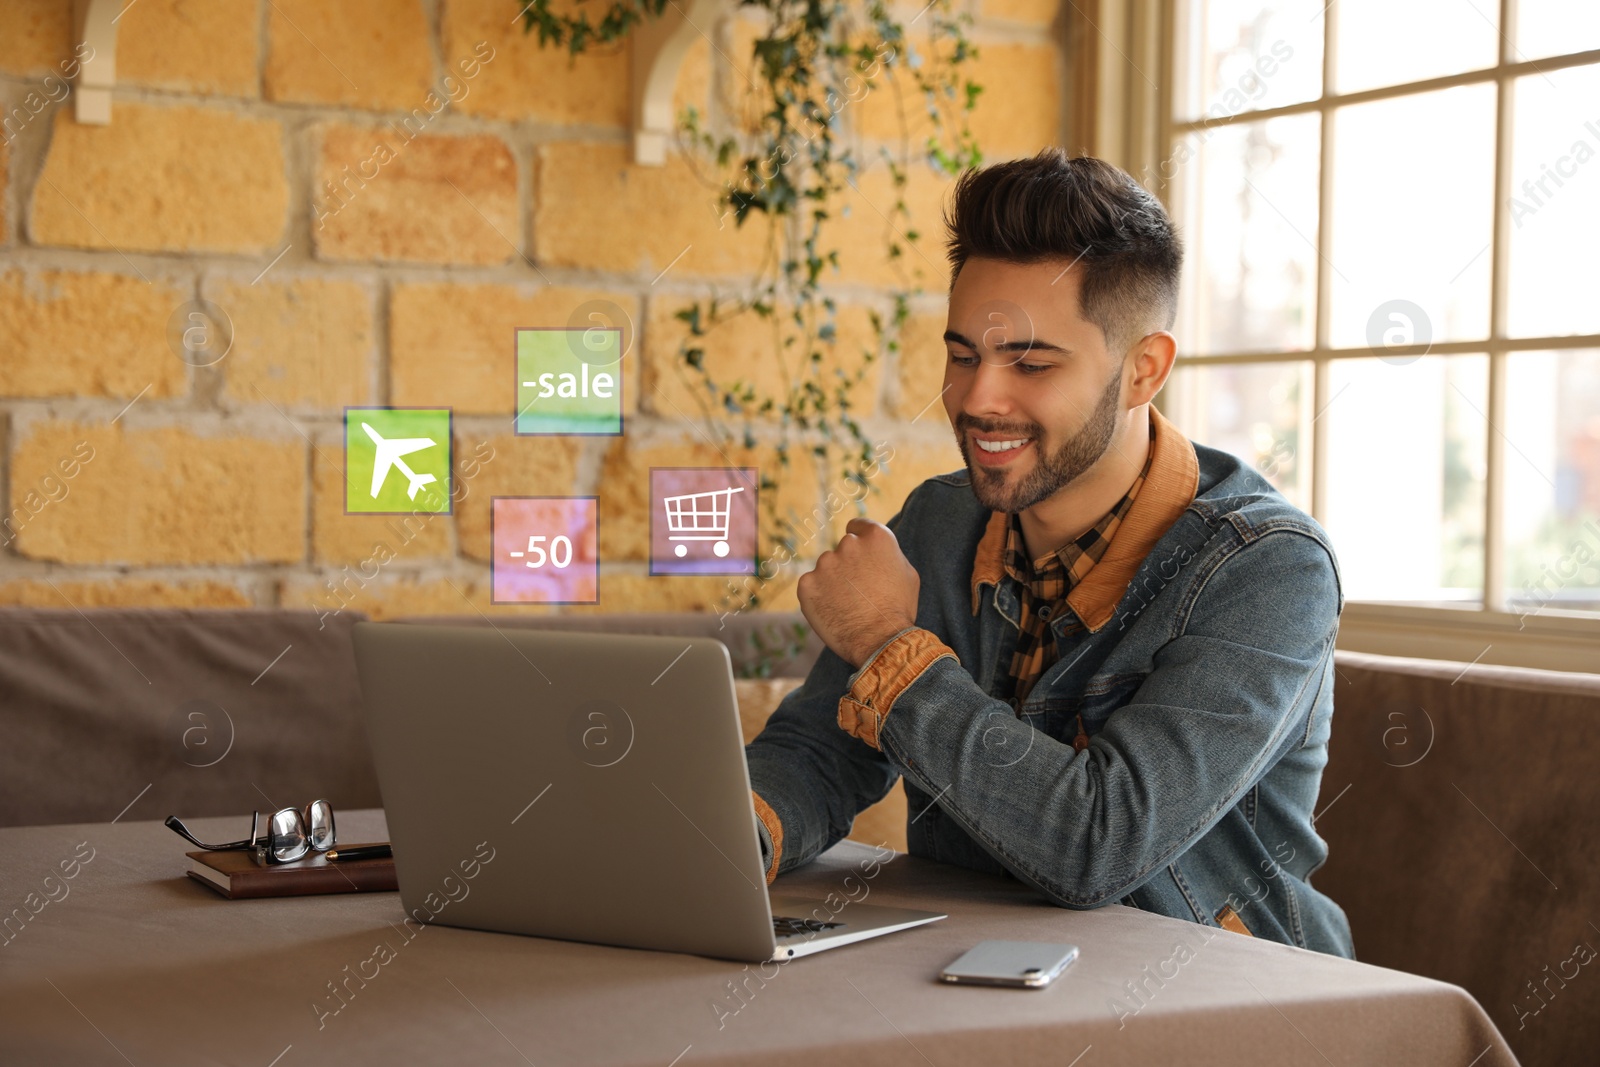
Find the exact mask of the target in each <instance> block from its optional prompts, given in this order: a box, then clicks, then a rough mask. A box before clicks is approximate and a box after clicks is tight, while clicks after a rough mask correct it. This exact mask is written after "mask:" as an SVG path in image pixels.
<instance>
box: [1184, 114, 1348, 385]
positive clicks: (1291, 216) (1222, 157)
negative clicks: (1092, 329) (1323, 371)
mask: <svg viewBox="0 0 1600 1067" xmlns="http://www.w3.org/2000/svg"><path fill="white" fill-rule="evenodd" d="M1320 122H1321V120H1320V118H1319V117H1318V116H1317V115H1315V114H1311V115H1294V116H1289V117H1285V118H1277V119H1268V120H1267V121H1265V122H1249V123H1239V124H1237V125H1232V126H1221V127H1215V128H1212V129H1209V130H1201V131H1197V132H1195V133H1193V134H1190V135H1188V136H1187V137H1185V138H1183V140H1182V141H1181V142H1180V144H1179V147H1178V149H1177V151H1176V152H1175V153H1174V156H1173V160H1174V162H1175V163H1177V164H1178V166H1177V168H1176V171H1175V173H1174V175H1173V177H1174V181H1173V184H1172V186H1171V188H1172V190H1173V197H1174V200H1175V203H1176V205H1177V214H1178V225H1179V228H1180V229H1181V230H1182V232H1183V234H1184V237H1185V239H1186V240H1187V241H1188V255H1187V256H1186V260H1187V262H1186V263H1185V264H1184V271H1183V283H1182V288H1181V293H1180V297H1179V316H1178V326H1177V333H1178V344H1179V349H1180V351H1182V352H1184V353H1199V354H1205V353H1215V352H1260V351H1273V350H1293V349H1306V348H1310V347H1311V345H1312V343H1313V342H1314V341H1315V330H1316V294H1317V267H1316V263H1317V247H1316V239H1317V160H1318V158H1319V157H1320V155H1321V152H1320V146H1319V143H1318V132H1317V131H1318V129H1319V123H1320Z"/></svg>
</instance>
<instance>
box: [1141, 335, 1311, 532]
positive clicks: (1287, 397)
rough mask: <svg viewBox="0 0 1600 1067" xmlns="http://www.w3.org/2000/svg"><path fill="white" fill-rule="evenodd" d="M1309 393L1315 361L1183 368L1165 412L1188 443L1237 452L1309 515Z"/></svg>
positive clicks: (1169, 388)
mask: <svg viewBox="0 0 1600 1067" xmlns="http://www.w3.org/2000/svg"><path fill="white" fill-rule="evenodd" d="M1311 391H1312V377H1311V364H1310V363H1305V362H1295V363H1254V364H1238V363H1233V364H1229V363H1225V364H1212V365H1209V366H1208V365H1206V364H1203V363H1183V364H1180V365H1179V366H1177V367H1176V368H1174V370H1173V372H1172V376H1171V377H1170V378H1168V379H1167V385H1166V388H1165V389H1164V390H1163V391H1162V393H1163V400H1164V402H1165V405H1166V406H1165V408H1164V409H1163V410H1164V411H1165V412H1166V413H1167V415H1168V417H1169V418H1171V419H1172V421H1173V423H1174V424H1175V425H1177V427H1178V428H1179V429H1181V430H1182V431H1183V432H1184V433H1185V434H1186V435H1187V436H1188V437H1189V439H1190V440H1192V441H1197V442H1199V443H1200V444H1203V445H1209V446H1211V447H1212V448H1220V449H1222V450H1223V451H1224V452H1232V453H1233V454H1234V455H1236V456H1238V457H1239V458H1240V459H1242V460H1244V461H1245V463H1247V464H1249V465H1250V466H1252V467H1254V468H1255V469H1256V470H1257V471H1258V472H1259V473H1260V474H1261V476H1262V477H1264V478H1266V479H1267V481H1269V482H1271V483H1272V486H1273V488H1275V489H1277V490H1278V492H1280V493H1282V494H1283V495H1284V496H1285V497H1286V498H1287V499H1288V500H1289V502H1290V503H1291V504H1294V505H1295V506H1296V507H1298V508H1301V509H1302V510H1306V511H1309V510H1310V509H1311V468H1310V462H1309V457H1310V453H1309V450H1308V448H1307V442H1308V441H1309V440H1310V425H1311Z"/></svg>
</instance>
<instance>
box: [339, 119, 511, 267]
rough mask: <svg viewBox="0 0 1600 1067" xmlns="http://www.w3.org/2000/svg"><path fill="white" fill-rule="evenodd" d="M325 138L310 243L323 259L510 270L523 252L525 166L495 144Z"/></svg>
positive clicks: (467, 139) (389, 133) (385, 135)
mask: <svg viewBox="0 0 1600 1067" xmlns="http://www.w3.org/2000/svg"><path fill="white" fill-rule="evenodd" d="M424 128H426V127H420V126H412V127H408V128H401V127H398V126H394V125H390V126H373V127H368V126H347V125H326V126H324V127H322V129H321V131H320V132H321V136H320V141H321V152H320V155H319V158H318V163H317V178H316V189H315V190H314V191H313V199H314V201H315V206H314V208H313V214H314V221H313V223H312V239H313V240H314V241H315V243H316V249H317V255H318V256H319V257H320V258H323V259H337V260H357V261H363V262H364V261H370V260H385V261H400V262H413V263H480V264H481V263H504V262H506V261H507V260H511V259H515V258H517V256H518V254H519V251H518V250H519V249H520V248H521V247H522V245H521V240H520V230H519V226H518V221H517V218H518V213H517V163H516V160H515V159H514V158H513V157H512V155H511V149H510V148H508V147H506V143H505V142H504V141H502V140H500V138H498V137H494V136H491V135H489V134H478V135H473V136H462V137H455V136H444V135H439V134H428V133H418V132H417V130H418V129H424Z"/></svg>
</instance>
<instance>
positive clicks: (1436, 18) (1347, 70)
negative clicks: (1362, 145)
mask: <svg viewBox="0 0 1600 1067" xmlns="http://www.w3.org/2000/svg"><path fill="white" fill-rule="evenodd" d="M1499 19H1500V7H1499V4H1498V3H1496V2H1495V0H1398V2H1396V0H1339V3H1338V13H1337V15H1336V16H1335V19H1334V22H1335V24H1336V25H1337V27H1338V31H1337V33H1338V39H1339V46H1338V48H1337V49H1336V50H1335V52H1334V55H1335V56H1336V57H1337V59H1336V61H1335V63H1334V67H1335V70H1334V77H1333V89H1334V91H1336V92H1340V93H1353V92H1358V91H1360V90H1362V89H1376V88H1378V87H1379V86H1383V85H1399V84H1401V83H1402V82H1413V81H1422V80H1423V79H1425V78H1438V77H1441V76H1443V75H1446V74H1460V73H1462V72H1464V71H1469V70H1481V69H1483V68H1484V67H1492V66H1494V64H1495V61H1496V60H1497V59H1498V58H1499V55H1500V30H1499Z"/></svg>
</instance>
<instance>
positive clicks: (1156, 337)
mask: <svg viewBox="0 0 1600 1067" xmlns="http://www.w3.org/2000/svg"><path fill="white" fill-rule="evenodd" d="M1177 357H1178V339H1177V338H1176V337H1173V336H1172V334H1170V333H1168V332H1167V331H1166V330H1157V331H1156V332H1155V333H1147V334H1145V335H1144V336H1143V337H1141V338H1139V340H1137V341H1135V342H1134V345H1133V347H1132V348H1131V349H1129V351H1128V358H1129V359H1130V360H1131V361H1132V363H1133V378H1132V380H1131V381H1129V383H1128V397H1127V402H1126V406H1127V407H1129V408H1133V407H1138V406H1139V405H1140V404H1147V403H1149V402H1150V401H1151V400H1153V399H1155V395H1156V394H1157V393H1159V392H1160V391H1161V387H1162V386H1163V385H1165V384H1166V382H1167V377H1168V376H1169V375H1170V374H1171V373H1172V365H1173V362H1174V361H1175V360H1176V359H1177Z"/></svg>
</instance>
